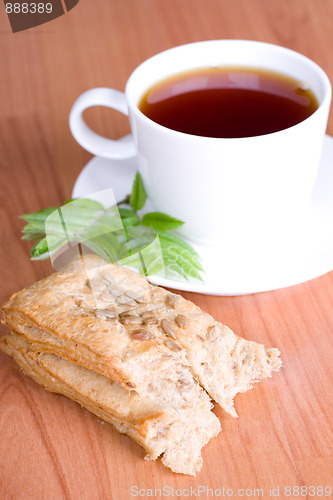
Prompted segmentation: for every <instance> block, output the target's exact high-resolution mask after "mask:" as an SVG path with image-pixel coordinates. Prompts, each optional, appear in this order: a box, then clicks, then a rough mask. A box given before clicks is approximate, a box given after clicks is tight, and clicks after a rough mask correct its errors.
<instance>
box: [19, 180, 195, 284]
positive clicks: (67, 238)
mask: <svg viewBox="0 0 333 500" xmlns="http://www.w3.org/2000/svg"><path fill="white" fill-rule="evenodd" d="M146 201H147V195H146V191H145V188H144V185H143V182H142V178H141V176H140V174H139V173H137V174H136V176H135V179H134V183H133V187H132V192H131V194H130V195H128V196H127V197H126V198H125V199H124V200H123V201H121V202H119V203H118V204H117V205H115V206H113V207H111V208H109V209H105V208H104V207H103V205H102V204H101V203H99V202H97V201H95V200H91V199H88V198H80V199H76V200H68V201H67V202H66V203H65V204H64V205H63V206H61V207H49V208H45V209H43V210H40V211H38V212H34V213H31V214H25V215H22V216H21V218H22V219H24V220H25V221H26V222H27V224H26V225H25V226H24V228H23V229H22V232H23V236H22V239H25V240H31V241H32V240H37V241H36V243H35V244H34V246H33V247H32V248H31V251H30V255H31V259H32V260H45V259H47V258H50V257H52V256H53V255H55V254H56V252H57V251H59V250H60V249H61V248H62V247H63V245H65V244H67V245H68V244H71V243H79V244H83V245H85V246H86V247H88V248H89V249H90V250H92V251H93V252H95V253H97V254H98V255H100V256H101V257H102V258H103V259H105V260H106V261H108V262H115V263H118V264H120V265H127V266H130V267H133V268H135V269H137V270H138V271H140V272H143V273H144V274H146V275H147V274H156V273H158V272H159V270H160V269H161V266H162V267H163V266H164V272H165V276H166V277H167V278H173V279H179V278H182V279H186V280H188V279H189V278H195V279H198V280H201V279H202V278H201V272H202V271H203V269H202V266H201V263H200V258H199V256H198V254H197V253H196V251H195V250H194V249H193V248H192V247H191V246H190V245H189V244H188V243H186V242H185V241H184V240H182V239H181V238H180V237H178V236H177V235H175V234H174V233H172V232H171V231H173V230H175V229H177V228H179V227H181V226H182V225H183V224H184V222H183V221H181V220H179V219H176V218H174V217H171V216H170V215H167V214H164V213H162V212H149V213H146V214H144V215H143V216H140V214H139V211H140V210H141V209H142V208H143V207H144V205H145V203H146Z"/></svg>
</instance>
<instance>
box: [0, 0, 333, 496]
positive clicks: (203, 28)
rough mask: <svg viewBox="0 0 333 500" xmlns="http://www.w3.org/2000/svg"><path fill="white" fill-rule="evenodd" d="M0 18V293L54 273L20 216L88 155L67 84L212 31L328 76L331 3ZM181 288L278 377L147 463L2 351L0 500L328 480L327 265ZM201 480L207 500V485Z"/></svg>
mask: <svg viewBox="0 0 333 500" xmlns="http://www.w3.org/2000/svg"><path fill="white" fill-rule="evenodd" d="M0 22H1V28H0V56H1V59H0V67H1V70H0V99H1V111H0V161H1V168H0V224H1V232H0V235H1V248H0V252H1V256H0V262H1V264H0V265H1V274H0V277H1V281H0V300H1V303H3V302H4V301H5V300H6V299H7V298H8V297H9V295H10V294H11V293H13V292H14V291H17V290H18V289H21V288H23V287H24V286H26V285H29V284H31V283H32V282H34V281H36V280H37V279H40V278H42V277H43V276H45V275H47V274H48V273H50V272H51V271H52V268H51V265H50V264H49V263H48V262H44V263H38V262H37V263H36V262H35V263H33V262H31V261H30V260H29V248H30V245H29V243H28V242H23V241H21V240H20V230H21V228H22V221H20V220H19V219H18V216H19V215H20V214H22V213H27V212H32V211H34V210H38V209H41V208H43V207H46V206H49V205H59V204H61V203H62V202H63V201H64V200H65V199H67V198H68V197H69V196H70V194H71V190H72V187H73V184H74V181H75V179H76V177H77V176H78V174H79V172H80V170H81V169H82V168H83V166H84V165H85V164H86V163H87V161H88V160H89V159H90V158H91V155H89V153H87V152H86V151H84V150H83V149H81V148H80V147H79V146H78V145H77V144H76V143H75V141H74V139H73V138H72V136H71V134H70V131H69V128H68V114H69V111H70V108H71V105H72V104H73V102H74V100H75V99H76V98H77V96H78V95H79V94H80V93H82V92H83V91H85V90H87V89H88V88H91V87H96V86H110V87H113V88H116V89H120V90H123V89H124V86H125V82H126V80H127V78H128V76H129V75H130V73H131V72H132V70H133V69H134V68H135V67H136V66H137V65H138V64H139V63H141V62H142V61H143V60H144V59H146V58H147V57H149V56H151V55H153V54H155V53H157V52H159V51H162V50H164V49H167V48H170V47H172V46H175V45H179V44H183V43H188V42H194V41H198V40H204V39H216V38H243V39H253V40H262V41H265V42H272V43H276V44H280V45H284V46H286V47H289V48H291V49H294V50H297V51H300V52H302V53H303V54H305V55H307V56H309V57H310V58H312V59H314V60H315V61H316V62H317V63H319V64H320V65H321V66H322V67H323V68H324V69H325V71H326V72H327V74H328V76H329V77H330V79H331V81H333V2H332V0H317V1H314V0H291V1H286V0H266V1H265V0H232V1H231V0H206V1H204V0H121V1H119V0H118V1H116V0H108V1H106V0H105V1H91V2H89V1H84V0H82V1H81V2H80V3H79V4H78V5H77V6H76V7H75V8H74V9H73V10H72V11H70V12H69V13H68V14H66V15H65V16H62V17H60V18H58V19H56V20H54V21H52V22H50V23H48V24H45V25H43V26H40V27H37V28H34V29H30V30H27V31H23V32H20V33H16V34H13V33H12V32H11V29H10V25H9V22H8V19H7V17H6V14H5V10H4V7H3V6H1V7H0ZM86 117H87V120H88V123H89V124H91V125H92V126H94V127H95V129H96V130H97V131H99V132H100V133H103V134H104V135H107V136H109V137H113V138H115V137H120V136H122V135H124V134H125V133H127V132H128V131H129V126H128V123H127V119H126V118H125V117H122V116H121V115H120V114H119V113H115V112H113V111H110V110H106V109H100V108H95V109H93V110H90V111H89V112H88V113H87V114H86ZM328 133H330V134H331V135H333V113H331V115H330V119H329V125H328ZM332 167H333V165H332ZM332 193H333V186H332ZM184 296H185V297H187V298H189V299H191V300H193V301H194V302H195V303H196V304H198V305H199V306H200V307H201V308H203V309H204V310H206V311H208V312H209V313H211V314H212V315H213V316H214V317H215V318H216V319H218V320H220V321H222V322H223V323H225V324H227V325H229V326H230V327H231V328H232V329H233V330H234V331H235V332H236V333H237V334H239V335H242V336H244V337H245V338H247V339H251V340H255V341H258V342H262V343H264V344H266V345H267V346H274V347H278V348H279V349H280V350H281V353H282V358H283V362H284V367H283V369H282V370H281V371H280V373H278V374H275V375H274V376H273V378H271V379H269V380H265V381H263V382H261V383H260V384H258V385H257V386H256V388H255V389H253V390H252V391H249V392H248V393H246V394H243V395H239V396H238V397H237V398H236V409H237V411H238V414H239V418H238V419H233V418H232V417H230V416H228V415H227V414H225V413H224V412H223V411H221V410H220V409H219V408H216V414H217V416H218V417H219V418H220V419H221V423H222V428H223V432H222V433H221V434H220V435H219V436H218V437H217V438H216V439H214V440H212V441H211V442H210V443H209V444H208V445H207V446H206V447H205V449H204V451H203V456H204V465H203V468H202V471H201V472H200V473H199V474H198V475H197V477H196V478H192V477H186V476H181V475H176V474H173V473H171V472H170V471H169V470H167V469H166V468H164V467H163V466H162V465H161V463H160V462H159V461H157V462H145V461H144V460H143V457H144V454H145V453H144V451H143V450H142V449H141V448H140V447H139V446H138V445H136V444H135V443H134V442H133V441H132V440H131V439H129V438H128V437H127V436H124V435H120V434H118V433H117V432H116V431H114V430H113V429H112V428H111V426H109V425H108V424H105V425H102V424H103V423H102V422H101V421H99V420H98V419H97V418H96V417H95V416H93V415H92V414H90V413H89V412H88V411H86V410H84V409H82V408H80V407H79V406H78V405H76V404H75V403H72V402H71V401H69V400H67V399H66V398H64V397H62V396H58V395H53V394H50V393H48V392H46V391H45V390H44V389H42V388H41V387H39V386H37V385H36V384H35V383H33V382H32V381H30V380H29V379H27V378H26V377H25V376H24V375H23V374H22V373H21V372H20V371H19V370H18V368H17V366H16V365H15V363H14V362H13V361H12V360H11V359H10V358H8V357H7V356H5V355H3V354H1V355H0V499H1V500H9V499H15V500H16V499H19V500H22V499H29V500H39V499H47V500H49V499H55V500H60V499H72V500H74V499H80V500H84V499H90V500H95V499H96V500H97V499H99V500H104V499H112V500H127V499H130V498H132V497H133V496H131V491H132V493H136V492H138V489H137V488H141V489H146V490H147V489H149V488H151V489H154V488H162V487H163V486H168V487H170V489H169V490H168V491H167V490H165V493H168V492H169V496H172V490H171V487H174V491H173V496H176V495H178V497H179V496H180V494H181V493H182V496H181V498H184V497H185V496H187V495H188V494H192V497H195V494H197V495H198V490H197V489H196V488H198V486H201V487H203V488H207V487H209V488H211V489H212V490H216V489H220V493H221V496H229V497H236V495H237V496H242V493H243V496H246V497H247V498H256V497H261V498H272V496H273V494H275V496H276V497H277V496H279V497H282V498H287V497H289V498H297V497H301V493H302V497H303V498H305V497H307V498H321V491H322V490H320V488H319V487H325V486H328V485H330V486H332V487H333V484H332V483H333V460H332V443H333V438H332V420H331V419H332V414H333V405H332V379H333V377H332V375H333V373H332V366H333V363H332V356H333V348H332V333H333V273H329V274H326V275H324V276H322V277H320V278H317V279H314V280H312V281H310V282H308V283H304V284H301V285H298V286H294V287H290V288H286V289H282V290H278V291H274V292H269V293H260V294H256V295H248V296H241V297H214V296H204V295H198V294H194V293H193V294H191V293H184ZM5 332H6V328H5V327H4V326H2V327H1V334H5ZM301 486H303V487H305V486H306V487H307V488H308V489H307V490H306V489H304V488H303V489H302V490H301ZM310 486H312V487H315V489H311V488H310ZM132 487H134V488H133V489H132V490H131V488H132ZM191 487H192V491H191V490H190V488H191ZM289 487H291V488H293V487H295V489H294V490H293V489H291V490H290V489H289ZM297 487H298V488H299V489H297ZM177 488H178V489H179V490H178V491H177V492H176V489H177ZM223 488H225V489H224V490H223ZM270 488H274V490H270ZM277 488H279V490H277ZM318 488H319V489H318ZM255 489H258V490H257V491H255ZM181 490H183V492H182V491H181ZM200 491H201V494H200V497H201V498H207V495H209V496H208V497H210V498H212V491H211V490H210V491H209V490H208V491H207V489H205V490H204V491H203V490H200ZM290 492H291V494H290ZM140 493H141V495H140V496H139V497H140V498H148V497H149V493H150V492H149V491H148V490H147V491H143V490H142V491H141V492H140ZM323 493H324V494H323V496H322V498H328V497H327V496H325V490H323ZM306 494H307V496H306ZM214 495H215V498H217V497H218V495H219V491H217V492H215V493H214ZM157 497H158V492H157V494H156V498H157Z"/></svg>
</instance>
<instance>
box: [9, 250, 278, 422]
mask: <svg viewBox="0 0 333 500" xmlns="http://www.w3.org/2000/svg"><path fill="white" fill-rule="evenodd" d="M149 311H151V316H150V323H149V316H148V312H149ZM103 312H104V313H106V314H107V313H109V316H110V315H111V316H112V315H114V317H113V318H110V317H109V316H107V315H106V316H103ZM126 314H128V321H126V316H125V315H126ZM131 317H132V323H131ZM179 318H180V320H179ZM3 321H4V322H5V323H7V324H8V326H9V327H10V328H11V329H12V330H15V331H16V332H18V333H19V334H20V335H22V336H23V337H24V338H25V339H26V340H27V341H29V342H34V343H36V345H38V346H39V347H40V348H42V349H43V351H44V352H53V353H56V354H57V355H59V356H62V357H63V358H64V359H66V360H67V361H69V362H72V363H76V364H79V365H81V366H84V367H85V368H88V369H91V370H94V371H96V372H97V373H100V374H102V375H105V376H107V377H109V378H111V379H113V380H115V381H116V382H117V383H118V384H120V385H121V386H122V387H123V388H124V389H126V390H131V389H134V388H135V390H136V391H137V392H138V393H140V394H141V395H145V394H147V391H148V390H149V389H148V388H149V385H150V383H151V376H152V370H155V369H156V367H159V368H161V367H163V366H165V368H166V369H168V366H169V365H170V363H169V362H166V360H168V358H170V357H171V358H172V359H173V362H174V364H176V365H177V366H178V369H177V371H178V372H179V373H180V377H182V376H183V378H184V377H185V379H187V378H188V373H187V372H188V370H186V369H185V367H188V369H189V370H190V372H191V373H192V376H193V377H194V378H196V379H198V380H199V382H200V384H201V385H202V386H203V387H204V388H205V390H206V391H207V392H208V394H209V395H210V396H211V398H212V399H214V400H215V401H216V402H218V403H219V404H220V405H221V406H222V407H223V408H224V410H226V411H227V412H229V413H230V414H231V415H233V416H237V414H236V412H235V409H234V406H233V400H234V397H235V396H236V394H237V393H239V392H245V391H246V390H248V389H249V388H251V387H252V386H253V384H254V382H256V381H257V380H259V379H261V378H265V377H270V376H271V374H272V372H273V371H278V370H279V368H280V367H281V365H282V363H281V360H280V358H279V351H278V350H277V349H274V348H273V349H265V347H264V346H263V345H261V344H257V343H255V342H251V341H247V340H245V339H243V338H241V337H238V336H236V335H235V334H234V333H233V332H232V331H231V330H230V329H229V328H228V327H226V326H224V325H222V324H221V323H219V322H217V321H215V320H214V318H213V317H212V316H211V315H210V314H208V313H206V312H203V311H202V310H201V309H200V308H199V307H197V306H196V305H195V304H193V303H192V302H190V301H188V300H186V299H184V298H183V297H182V296H180V295H176V294H173V293H171V292H169V291H167V290H165V289H163V288H161V287H157V286H153V285H151V284H150V283H149V282H148V281H147V280H146V279H145V278H144V277H142V276H141V275H139V274H137V273H136V272H134V271H131V270H129V269H126V268H124V267H120V266H116V265H113V264H106V263H105V262H104V261H103V260H102V259H100V258H98V257H96V256H86V257H85V260H84V267H82V263H81V262H80V261H77V262H75V263H73V264H72V266H71V267H70V268H68V269H67V272H64V273H55V274H53V275H51V276H49V277H47V278H45V279H44V280H41V281H40V282H38V283H36V284H35V285H32V287H29V288H27V289H24V290H22V291H20V292H18V293H16V294H14V295H13V296H12V297H11V298H10V300H9V301H8V302H7V304H5V305H4V307H3ZM138 331H139V333H136V332H138ZM140 331H144V332H146V337H147V338H146V339H143V338H142V336H143V337H144V335H142V334H141V338H140ZM149 365H151V367H152V370H149V369H147V367H149ZM162 372H163V369H162ZM183 372H184V373H183ZM155 376H158V374H155Z"/></svg>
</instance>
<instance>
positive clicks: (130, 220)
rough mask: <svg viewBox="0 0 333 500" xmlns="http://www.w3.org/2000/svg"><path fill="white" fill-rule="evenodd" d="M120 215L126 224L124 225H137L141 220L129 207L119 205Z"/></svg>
mask: <svg viewBox="0 0 333 500" xmlns="http://www.w3.org/2000/svg"><path fill="white" fill-rule="evenodd" d="M118 210H119V215H120V217H121V221H122V223H123V224H124V227H128V226H137V225H138V224H139V222H140V220H139V217H138V216H137V215H136V213H135V212H134V211H133V210H130V209H129V208H123V207H119V208H118Z"/></svg>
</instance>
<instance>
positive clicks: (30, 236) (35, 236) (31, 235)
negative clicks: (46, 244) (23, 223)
mask: <svg viewBox="0 0 333 500" xmlns="http://www.w3.org/2000/svg"><path fill="white" fill-rule="evenodd" d="M44 236H45V233H44V232H38V231H36V232H34V231H29V232H28V233H25V234H23V235H22V237H21V239H22V240H28V241H33V240H41V239H42V238H44Z"/></svg>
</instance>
